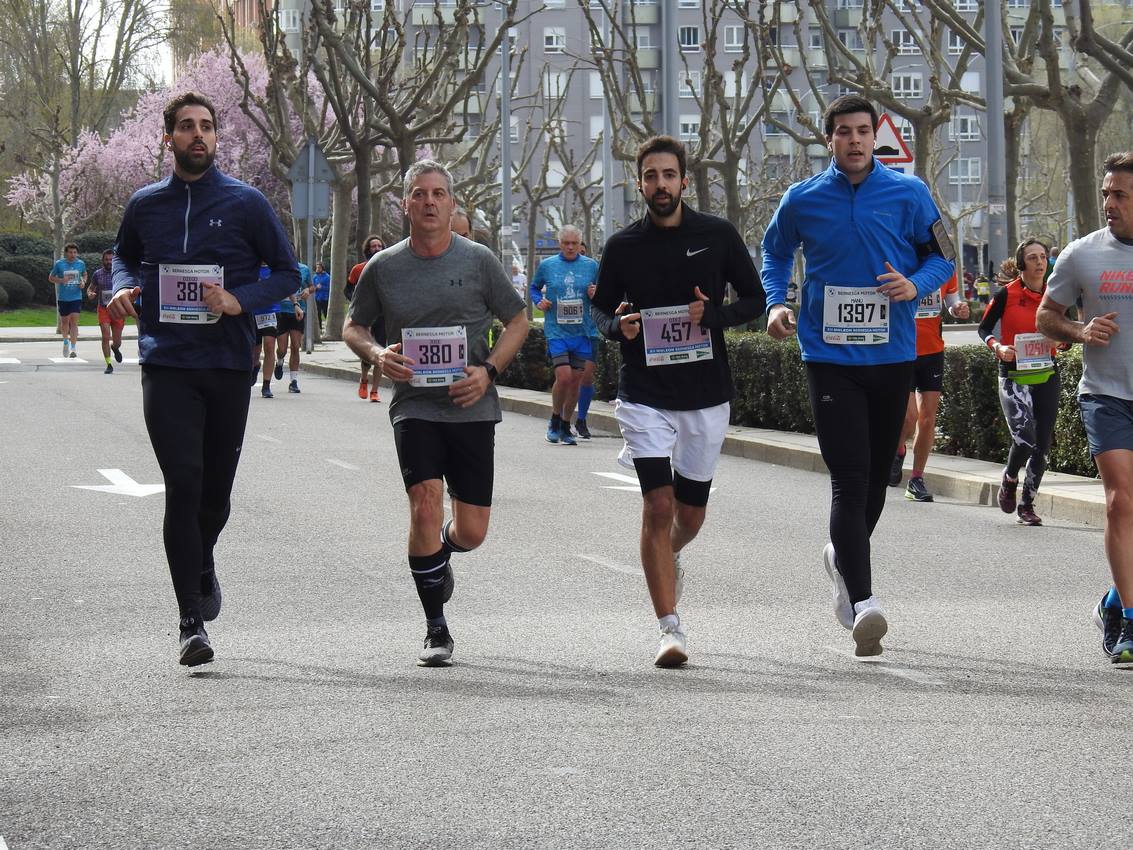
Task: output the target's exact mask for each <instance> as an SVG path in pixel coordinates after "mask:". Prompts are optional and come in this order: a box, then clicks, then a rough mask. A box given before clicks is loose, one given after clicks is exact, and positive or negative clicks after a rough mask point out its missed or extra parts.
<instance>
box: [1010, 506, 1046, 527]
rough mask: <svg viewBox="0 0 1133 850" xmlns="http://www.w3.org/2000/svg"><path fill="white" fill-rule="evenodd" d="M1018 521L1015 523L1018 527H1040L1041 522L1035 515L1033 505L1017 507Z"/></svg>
mask: <svg viewBox="0 0 1133 850" xmlns="http://www.w3.org/2000/svg"><path fill="white" fill-rule="evenodd" d="M1018 517H1019V518H1018V519H1017V520H1015V522H1017V523H1019V525H1042V524H1043V521H1042V519H1041V518H1040V517H1039V515H1038V514H1037V513H1035V506H1034V505H1019V511H1018Z"/></svg>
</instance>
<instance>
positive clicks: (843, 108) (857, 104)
mask: <svg viewBox="0 0 1133 850" xmlns="http://www.w3.org/2000/svg"><path fill="white" fill-rule="evenodd" d="M852 112H868V113H869V117H870V120H871V121H873V127H874V129H875V130H876V129H877V107H875V106H874V105H873V103H871V102H870V100H869V99H868V98H864V97H862V96H861V95H860V94H844V95H842V96H841V97H839V98H836V99H834V100H832V101H831V102H830V105H829V106H827V107H826V111H825V112H824V113H822V126H823V130H824V131H825V133H826V138H828V139H829V138H830V137H831V136H833V135H834V119H835V118H837V117H838V116H839V115H849V114H850V113H852Z"/></svg>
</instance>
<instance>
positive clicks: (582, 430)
mask: <svg viewBox="0 0 1133 850" xmlns="http://www.w3.org/2000/svg"><path fill="white" fill-rule="evenodd" d="M575 428H576V429H577V430H578V439H580V440H589V439H590V429H589V428H587V427H586V420H585V419H579V420H578V422H576V423H575Z"/></svg>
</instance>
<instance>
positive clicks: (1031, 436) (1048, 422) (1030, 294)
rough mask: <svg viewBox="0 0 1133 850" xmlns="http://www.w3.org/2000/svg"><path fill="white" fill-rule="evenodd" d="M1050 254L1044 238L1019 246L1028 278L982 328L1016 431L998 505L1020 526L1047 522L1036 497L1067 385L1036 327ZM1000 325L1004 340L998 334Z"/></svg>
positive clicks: (1005, 294) (1018, 281) (1012, 287)
mask: <svg viewBox="0 0 1133 850" xmlns="http://www.w3.org/2000/svg"><path fill="white" fill-rule="evenodd" d="M1046 256H1047V249H1046V245H1045V244H1043V243H1042V242H1040V241H1039V240H1038V239H1027V240H1026V241H1025V242H1023V243H1022V244H1020V245H1019V247H1018V248H1017V249H1016V251H1015V259H1016V265H1017V267H1018V268H1020V269H1022V270H1023V272H1022V275H1021V276H1020V277H1017V278H1015V280H1013V281H1011V282H1010V283H1008V284H1007V286H1005V287H1003V289H1001V290H999V292H997V293H995V297H994V298H992V299H991V304H990V305H989V306H988V308H987V310H985V311H984V315H983V319H982V320H981V321H980V327H979V334H980V339H982V340H983V341H984V343H985V344H986V345H987V347H988V348H990V349H991V350H992V353H994V354H995V358H996V360H998V361H999V403H1000V404H1001V405H1002V406H1003V415H1004V416H1005V417H1006V419H1007V429H1008V431H1010V432H1011V451H1010V452H1009V453H1008V455H1007V466H1006V467H1005V468H1004V470H1003V480H1002V482H1001V483H1000V485H999V493H998V494H997V498H996V501H997V502H998V503H999V509H1000V510H1001V511H1003V512H1004V513H1005V514H1010V513H1016V514H1017V515H1018V520H1017V521H1018V523H1019V524H1020V525H1042V524H1043V521H1042V520H1041V519H1040V518H1039V515H1038V514H1036V513H1035V496H1036V495H1037V494H1038V492H1039V485H1040V484H1041V483H1042V480H1043V473H1044V472H1045V471H1046V455H1047V452H1049V451H1050V444H1051V440H1052V439H1053V437H1054V421H1055V418H1056V417H1057V416H1058V397H1059V389H1060V387H1061V379H1060V378H1059V374H1058V366H1057V364H1056V362H1055V359H1054V358H1055V349H1054V348H1052V347H1051V344H1050V340H1048V339H1046V338H1044V337H1043V335H1042V334H1041V333H1039V332H1038V331H1037V329H1036V327H1035V314H1036V313H1037V312H1038V309H1039V302H1040V301H1041V300H1042V297H1043V292H1044V291H1045V290H1046V284H1045V283H1044V280H1045V277H1046ZM996 325H999V326H1000V334H999V338H998V339H997V338H996V337H995V336H993V333H994V331H995V328H996ZM1059 347H1060V348H1062V349H1063V350H1065V349H1066V348H1069V346H1068V345H1062V346H1059ZM1024 465H1026V467H1027V475H1026V477H1025V478H1024V479H1023V494H1022V498H1018V499H1017V490H1018V487H1019V477H1018V476H1019V470H1020V469H1022V468H1023V466H1024Z"/></svg>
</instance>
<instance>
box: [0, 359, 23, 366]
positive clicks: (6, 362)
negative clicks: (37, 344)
mask: <svg viewBox="0 0 1133 850" xmlns="http://www.w3.org/2000/svg"><path fill="white" fill-rule="evenodd" d="M0 363H2V364H3V365H5V366H18V365H20V359H19V358H18V357H0Z"/></svg>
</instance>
